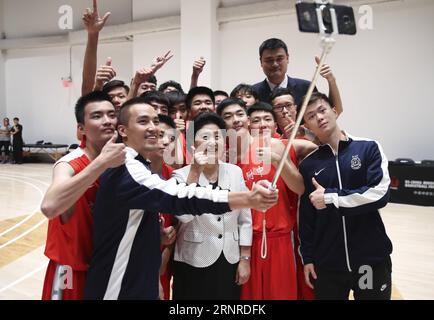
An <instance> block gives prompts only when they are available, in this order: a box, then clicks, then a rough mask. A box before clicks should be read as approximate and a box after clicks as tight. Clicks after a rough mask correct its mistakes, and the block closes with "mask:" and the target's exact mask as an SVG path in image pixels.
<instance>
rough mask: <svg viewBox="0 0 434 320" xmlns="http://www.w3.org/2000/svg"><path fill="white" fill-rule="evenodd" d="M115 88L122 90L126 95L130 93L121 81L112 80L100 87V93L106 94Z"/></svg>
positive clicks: (128, 88)
mask: <svg viewBox="0 0 434 320" xmlns="http://www.w3.org/2000/svg"><path fill="white" fill-rule="evenodd" d="M116 88H124V89H125V91H126V92H127V94H128V93H129V92H130V87H128V86H127V85H126V84H125V82H123V81H122V80H112V81H109V82H107V83H106V84H105V85H104V86H103V87H102V91H103V92H105V93H107V94H108V93H109V92H110V91H112V90H113V89H116Z"/></svg>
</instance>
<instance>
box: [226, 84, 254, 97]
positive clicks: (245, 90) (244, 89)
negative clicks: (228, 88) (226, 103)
mask: <svg viewBox="0 0 434 320" xmlns="http://www.w3.org/2000/svg"><path fill="white" fill-rule="evenodd" d="M239 94H250V95H252V96H253V97H254V98H255V99H256V100H259V94H258V93H257V92H256V91H255V90H254V89H253V86H251V85H250V84H246V83H240V84H239V85H237V86H236V87H235V88H234V89H233V90H232V92H231V98H236V97H237V95H239Z"/></svg>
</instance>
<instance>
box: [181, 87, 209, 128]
mask: <svg viewBox="0 0 434 320" xmlns="http://www.w3.org/2000/svg"><path fill="white" fill-rule="evenodd" d="M185 104H186V106H187V109H188V119H189V120H191V121H193V120H194V118H196V117H197V116H198V115H199V114H201V113H204V112H215V98H214V93H213V91H212V90H211V89H210V88H208V87H195V88H193V89H190V91H189V92H188V94H187V97H186V98H185Z"/></svg>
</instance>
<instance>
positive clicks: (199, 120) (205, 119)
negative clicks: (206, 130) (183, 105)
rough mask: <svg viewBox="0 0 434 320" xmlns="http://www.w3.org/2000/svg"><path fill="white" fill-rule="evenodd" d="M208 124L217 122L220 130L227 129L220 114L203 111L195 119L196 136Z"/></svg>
mask: <svg viewBox="0 0 434 320" xmlns="http://www.w3.org/2000/svg"><path fill="white" fill-rule="evenodd" d="M207 124H215V125H216V126H217V127H219V129H220V130H225V129H226V123H225V122H224V120H223V119H222V117H220V116H219V115H217V114H215V113H211V112H205V113H201V114H200V115H198V116H197V117H196V118H195V119H194V137H195V138H196V134H197V133H198V132H199V130H200V129H202V128H203V127H204V126H206V125H207Z"/></svg>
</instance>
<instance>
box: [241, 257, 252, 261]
mask: <svg viewBox="0 0 434 320" xmlns="http://www.w3.org/2000/svg"><path fill="white" fill-rule="evenodd" d="M251 258H252V257H251V256H241V257H240V260H250V259H251Z"/></svg>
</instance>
